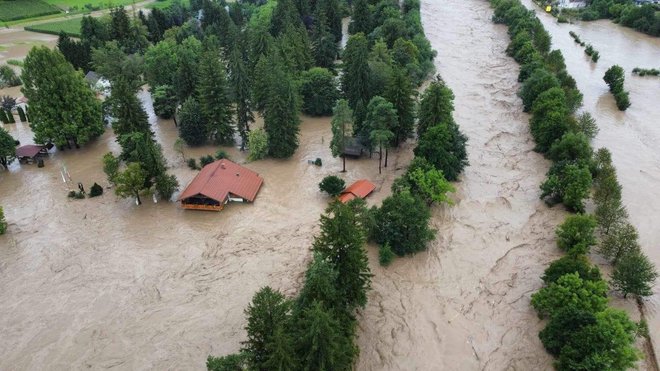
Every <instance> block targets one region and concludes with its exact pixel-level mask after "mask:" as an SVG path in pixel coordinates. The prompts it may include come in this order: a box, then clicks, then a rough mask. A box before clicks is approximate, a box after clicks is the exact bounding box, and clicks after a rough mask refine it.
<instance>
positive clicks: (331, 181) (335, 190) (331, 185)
mask: <svg viewBox="0 0 660 371" xmlns="http://www.w3.org/2000/svg"><path fill="white" fill-rule="evenodd" d="M344 187H346V183H345V182H344V180H343V179H341V178H339V177H338V176H335V175H328V176H326V177H325V178H323V180H322V181H321V183H319V189H321V191H322V192H326V193H327V194H329V195H330V196H332V197H337V196H339V195H340V194H341V192H342V191H343V190H344Z"/></svg>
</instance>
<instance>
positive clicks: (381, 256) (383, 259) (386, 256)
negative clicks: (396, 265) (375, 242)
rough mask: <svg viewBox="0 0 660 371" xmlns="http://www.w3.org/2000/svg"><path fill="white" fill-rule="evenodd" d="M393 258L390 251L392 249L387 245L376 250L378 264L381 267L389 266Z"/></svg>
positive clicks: (392, 253)
mask: <svg viewBox="0 0 660 371" xmlns="http://www.w3.org/2000/svg"><path fill="white" fill-rule="evenodd" d="M395 256H396V255H395V254H394V251H392V248H391V247H390V245H389V244H387V243H386V244H384V245H381V246H380V247H379V248H378V262H379V263H380V265H382V266H383V267H387V266H388V265H390V264H391V263H392V260H394V257H395Z"/></svg>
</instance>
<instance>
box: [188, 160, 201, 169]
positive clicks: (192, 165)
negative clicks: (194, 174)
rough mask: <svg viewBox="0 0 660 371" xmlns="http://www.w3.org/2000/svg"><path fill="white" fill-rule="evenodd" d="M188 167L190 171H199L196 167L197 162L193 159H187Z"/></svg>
mask: <svg viewBox="0 0 660 371" xmlns="http://www.w3.org/2000/svg"><path fill="white" fill-rule="evenodd" d="M188 167H189V168H191V169H192V170H199V167H198V166H197V160H195V159H194V158H189V159H188Z"/></svg>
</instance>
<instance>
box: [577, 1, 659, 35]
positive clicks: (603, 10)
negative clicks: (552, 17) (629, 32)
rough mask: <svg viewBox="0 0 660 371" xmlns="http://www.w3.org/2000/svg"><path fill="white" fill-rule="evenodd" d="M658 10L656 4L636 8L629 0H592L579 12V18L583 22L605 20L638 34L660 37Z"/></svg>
mask: <svg viewBox="0 0 660 371" xmlns="http://www.w3.org/2000/svg"><path fill="white" fill-rule="evenodd" d="M659 10H660V7H659V6H658V5H657V4H644V5H641V6H637V5H636V4H635V3H634V2H633V1H631V0H592V1H590V2H589V5H588V6H587V7H585V8H584V9H582V10H580V17H581V19H582V20H583V21H592V20H596V19H603V18H607V19H611V20H613V21H614V22H616V23H619V24H621V25H624V26H626V27H630V28H634V29H635V30H637V31H639V32H643V33H646V34H649V35H651V36H660V13H659Z"/></svg>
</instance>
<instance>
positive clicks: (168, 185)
mask: <svg viewBox="0 0 660 371" xmlns="http://www.w3.org/2000/svg"><path fill="white" fill-rule="evenodd" d="M155 186H156V191H158V194H159V195H160V197H161V198H162V199H163V200H166V201H169V200H170V199H171V198H172V195H173V194H174V192H176V190H177V189H179V181H178V180H176V177H175V176H174V175H172V174H170V175H168V174H165V173H163V174H160V175H158V176H157V177H156V184H155Z"/></svg>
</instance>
